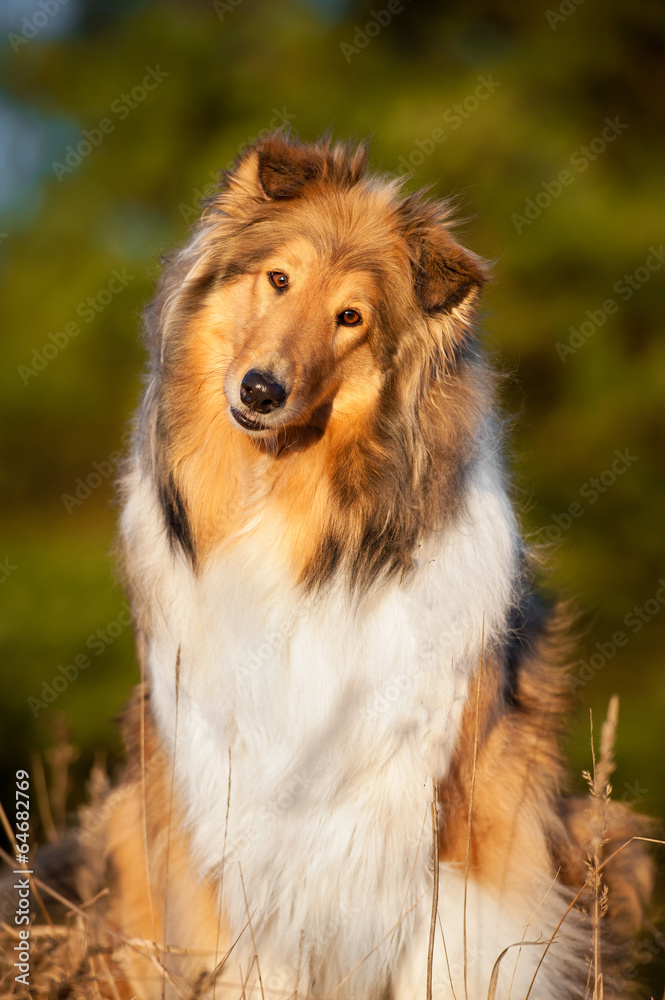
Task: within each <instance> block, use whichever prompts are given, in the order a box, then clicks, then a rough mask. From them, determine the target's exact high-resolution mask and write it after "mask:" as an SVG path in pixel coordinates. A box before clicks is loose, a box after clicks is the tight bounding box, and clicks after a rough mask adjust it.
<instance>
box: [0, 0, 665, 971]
mask: <svg viewBox="0 0 665 1000" xmlns="http://www.w3.org/2000/svg"><path fill="white" fill-rule="evenodd" d="M578 3H579V6H576V5H575V3H573V2H572V0H563V2H561V3H560V5H559V4H557V2H556V0H551V6H550V7H548V0H543V2H542V3H538V2H537V3H531V4H527V3H526V2H524V3H511V2H498V0H497V2H491V0H488V2H482V0H471V2H468V3H466V4H464V5H460V4H452V3H435V2H425V0H419V2H417V3H416V2H413V3H411V2H406V0H405V2H404V3H400V2H399V0H391V3H390V6H388V4H387V2H386V0H376V3H375V4H374V5H372V4H369V3H361V2H357V0H348V2H342V0H320V2H305V0H302V2H297V0H286V2H282V3H274V2H273V3H269V2H261V0H217V2H215V3H210V2H198V0H196V2H195V0H180V2H177V0H173V2H159V3H158V2H131V0H122V2H121V0H114V2H111V0H108V2H98V0H85V2H84V0H68V2H67V3H62V2H61V0H6V2H5V3H3V6H2V9H1V11H0V42H1V55H0V60H1V62H0V282H1V285H2V290H1V301H2V315H3V321H4V325H3V335H4V341H3V343H4V352H5V353H4V364H3V366H2V375H1V378H2V391H1V392H0V412H1V414H2V432H1V439H2V451H3V456H2V457H3V461H2V471H1V475H2V489H1V491H0V504H1V505H2V515H3V516H2V539H1V541H0V561H1V560H4V562H2V563H1V565H0V581H1V582H0V596H1V608H2V618H1V625H0V629H1V638H2V649H3V652H2V655H3V664H4V676H5V682H4V685H3V689H2V698H1V699H0V732H1V737H0V740H1V760H2V767H3V777H2V789H3V790H4V791H6V790H7V789H8V788H10V787H11V786H10V784H9V781H10V778H11V776H12V775H13V773H14V771H15V769H16V768H17V767H28V769H30V768H32V767H33V766H34V767H38V764H35V754H36V753H40V754H44V753H46V760H47V767H46V781H47V782H49V781H51V777H50V771H49V766H48V762H49V761H51V763H53V762H54V761H55V762H56V768H55V771H56V780H58V781H60V782H62V780H63V767H64V765H63V760H65V759H66V758H67V751H65V750H63V749H62V745H63V744H66V743H68V742H71V743H72V744H73V745H74V746H75V747H76V748H77V750H76V751H74V752H71V753H70V754H69V756H70V757H71V758H72V762H71V772H70V784H71V788H70V791H69V797H68V800H67V802H68V805H69V807H70V808H71V807H73V806H75V804H76V803H77V802H78V801H80V800H81V798H82V796H83V795H84V783H85V779H86V776H87V773H88V771H89V768H90V766H91V762H92V760H93V755H94V753H95V752H96V751H98V750H100V749H103V750H105V751H106V752H107V754H108V755H109V760H110V762H111V764H112V765H113V764H114V762H117V760H118V759H119V753H120V745H119V739H118V736H117V733H116V729H115V725H114V722H113V717H114V715H115V714H116V713H117V712H118V711H119V710H120V709H121V706H122V705H123V703H124V701H125V699H126V697H127V694H128V691H129V689H130V687H131V685H132V684H133V683H134V682H135V681H136V679H137V669H136V665H135V658H134V653H133V647H132V638H131V634H130V633H131V630H130V629H129V628H128V627H126V626H125V625H124V624H123V619H124V614H123V600H124V598H123V595H122V592H121V590H120V589H119V587H118V586H117V585H116V583H115V581H114V574H113V569H112V560H111V557H110V550H111V547H112V544H113V538H114V530H115V521H116V510H115V509H114V506H113V488H112V481H113V475H114V467H115V465H116V464H117V458H118V452H119V451H120V450H121V449H122V447H123V443H122V442H123V434H124V432H125V430H126V427H127V422H128V419H129V416H130V414H131V413H132V410H133V408H134V406H135V404H136V402H137V399H138V396H139V391H140V372H141V367H142V363H143V351H142V348H141V344H140V339H139V327H140V312H141V309H142V307H143V305H144V304H145V303H146V301H147V300H148V299H149V298H150V295H151V290H152V287H153V281H154V278H155V275H156V273H157V270H158V258H159V255H160V253H162V252H163V251H165V250H167V249H168V248H170V247H172V246H173V245H174V244H177V243H178V242H181V241H182V240H184V239H185V237H186V234H187V229H188V225H189V224H191V222H192V220H193V218H194V217H195V215H196V208H197V205H198V203H199V201H200V199H201V197H202V196H203V195H204V194H205V193H206V187H207V186H208V185H209V184H210V183H211V181H212V179H213V178H214V177H215V176H216V173H217V171H218V169H219V168H220V167H225V166H228V165H229V164H230V162H231V161H232V160H233V158H234V156H235V155H236V154H237V152H238V151H239V150H240V149H241V148H242V147H243V145H244V144H245V143H246V142H247V141H248V140H250V139H251V138H253V137H255V136H257V135H258V133H260V132H261V130H262V129H265V128H268V127H274V126H276V125H280V124H283V123H284V122H286V123H289V124H290V125H291V126H292V128H293V129H295V130H296V131H297V132H298V133H299V134H300V135H301V136H302V137H303V138H305V139H314V138H316V136H317V135H318V134H320V133H321V131H322V130H323V129H325V128H326V127H328V126H332V127H333V129H334V132H335V134H336V136H338V137H346V136H349V135H355V136H357V137H363V136H365V135H366V134H369V135H370V136H371V137H372V144H371V158H372V161H373V164H374V165H375V166H376V167H377V168H379V169H381V170H385V171H389V172H397V171H404V170H405V169H407V168H412V169H413V179H412V181H410V184H411V186H419V185H423V184H427V185H432V186H433V187H434V190H435V192H436V193H437V194H441V195H448V194H453V195H454V196H455V197H456V199H457V201H458V203H459V206H460V212H461V214H462V215H463V216H464V217H465V218H466V219H467V221H466V222H465V224H464V227H463V230H462V234H463V239H464V241H465V242H466V243H467V244H468V245H469V246H470V247H472V248H473V249H474V250H475V251H477V252H479V253H481V254H483V255H485V256H487V257H489V258H491V259H492V260H493V261H494V262H495V265H494V272H495V280H494V282H493V284H492V285H491V286H490V287H489V288H488V289H487V291H486V294H485V298H484V329H485V331H486V333H485V336H486V342H487V346H488V348H489V350H490V351H491V352H492V354H493V355H494V356H496V357H497V359H498V363H499V365H500V366H501V369H502V370H503V371H504V372H505V374H506V379H505V384H504V386H503V398H504V405H505V410H506V413H507V414H508V415H509V416H510V418H511V420H513V419H514V430H513V432H512V439H511V454H512V456H513V466H514V471H515V474H516V480H517V487H516V500H517V503H518V506H519V508H520V510H521V511H522V517H523V521H524V524H525V527H526V529H527V530H528V531H529V532H530V533H531V534H532V536H533V537H534V538H535V539H537V540H539V541H544V542H547V543H548V547H549V552H548V557H547V558H548V562H549V576H550V581H551V584H552V585H553V586H554V587H557V588H559V589H561V590H562V592H563V593H564V594H566V595H568V596H570V597H572V599H573V600H574V601H575V602H576V604H577V606H578V607H579V608H581V609H582V611H583V617H582V621H581V629H580V641H579V648H578V653H577V656H578V657H579V659H580V660H585V661H586V662H587V663H589V662H591V664H592V665H590V666H589V667H588V668H586V669H583V670H582V673H583V677H582V679H583V680H584V683H580V685H579V687H578V690H577V695H578V709H577V713H576V716H575V719H574V721H573V725H572V730H571V739H570V746H569V754H570V757H571V761H572V765H573V772H574V774H573V784H574V785H575V786H579V784H580V781H581V778H580V777H579V775H580V772H581V769H582V768H583V767H586V766H588V764H589V747H588V709H589V708H592V709H593V712H594V718H595V720H596V723H597V725H599V723H600V720H601V718H602V717H603V715H604V711H605V708H606V706H607V701H608V698H609V696H610V695H611V693H612V692H615V691H616V692H618V693H619V694H620V697H621V716H620V728H619V738H618V745H617V756H618V761H619V763H618V768H617V772H616V775H615V778H616V780H615V795H616V797H618V798H624V800H626V801H637V802H638V805H639V808H640V809H643V810H645V811H647V812H650V813H652V814H655V815H660V816H665V788H664V786H663V780H662V775H663V756H664V754H663V750H664V746H665V739H664V735H663V719H664V718H665V677H664V676H663V671H662V666H661V665H662V661H663V649H664V647H665V608H664V607H663V602H664V601H665V587H664V588H663V589H661V590H660V592H659V586H660V585H659V580H661V579H663V578H664V577H665V565H664V559H663V553H664V550H663V533H662V521H663V512H664V511H665V477H664V476H663V464H662V458H663V450H664V447H663V446H664V444H665V417H664V411H663V397H664V390H665V339H664V338H663V332H664V330H663V327H664V323H663V318H664V310H663V297H664V296H663V275H664V274H665V253H664V251H663V244H662V241H663V240H664V239H665V198H664V197H663V184H662V181H663V172H664V168H665V5H663V4H662V3H661V2H656V0H630V2H628V0H605V2H604V3H603V4H602V5H600V4H598V3H594V2H592V0H588V2H586V3H585V2H580V0H578ZM609 123H612V124H609ZM77 147H78V150H77ZM654 251H655V252H654ZM118 276H119V277H118ZM557 345H558V346H557ZM626 450H627V451H628V458H627V460H626V461H625V462H624V463H623V465H620V464H617V463H616V462H615V459H616V454H615V453H616V452H617V451H619V452H621V453H625V452H626ZM613 463H615V467H614V471H612V464H613ZM625 466H627V468H626V467H625ZM619 468H621V469H622V471H618V469H619ZM594 479H595V480H597V485H594ZM571 504H578V505H579V506H578V507H574V511H575V513H576V515H577V516H575V517H572V516H570V514H569V513H568V511H569V508H570V505H571ZM659 593H660V599H659V596H658V595H659ZM636 608H637V609H638V611H637V612H636V611H635V610H634V609H636ZM640 609H641V610H640ZM626 616H629V618H628V620H626ZM638 626H639V627H638ZM617 632H622V633H623V635H624V638H625V642H624V643H623V644H621V642H615V640H614V639H613V638H612V637H613V636H614V634H615V633H617ZM597 644H600V647H598V646H597ZM613 648H614V651H613ZM77 656H78V657H79V660H78V663H79V664H82V663H83V662H84V659H85V658H87V662H88V664H89V665H86V666H85V667H83V668H82V669H80V671H79V676H78V677H76V679H71V678H73V677H74V673H75V670H76V663H77V661H76V657H77ZM592 656H594V657H595V660H593V661H590V658H591V657H592ZM72 665H73V666H72ZM60 668H62V669H60ZM580 669H582V668H581V667H580ZM68 670H69V678H68V676H67V672H68ZM55 678H59V680H57V681H55V683H54V679H55ZM63 678H64V679H63ZM45 683H46V685H47V687H44V684H45ZM57 688H60V689H61V690H57ZM49 691H51V692H52V693H54V695H57V697H55V700H54V701H53V703H52V705H50V706H48V707H45V708H41V707H40V705H39V704H36V702H40V703H43V705H44V706H45V705H46V700H45V699H46V697H47V695H48V692H49ZM29 699H35V701H29ZM58 746H60V750H58ZM54 747H55V749H54ZM58 762H59V763H58ZM58 802H59V803H60V804H59V805H58V804H57V803H58ZM55 808H56V809H57V810H59V816H56V821H57V820H58V819H59V818H60V819H61V818H62V812H63V810H64V809H65V808H66V807H65V805H64V804H63V796H62V793H60V798H59V799H58V798H57V794H56V806H55ZM660 988H661V990H662V986H661V987H660Z"/></svg>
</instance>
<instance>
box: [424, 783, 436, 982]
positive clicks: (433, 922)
mask: <svg viewBox="0 0 665 1000" xmlns="http://www.w3.org/2000/svg"><path fill="white" fill-rule="evenodd" d="M432 786H433V787H432V855H433V862H434V881H433V886H432V917H431V920H430V925H429V944H428V947H427V1000H432V965H433V961H434V936H435V934H436V918H437V914H438V912H439V786H438V784H437V781H436V778H434V780H433V782H432Z"/></svg>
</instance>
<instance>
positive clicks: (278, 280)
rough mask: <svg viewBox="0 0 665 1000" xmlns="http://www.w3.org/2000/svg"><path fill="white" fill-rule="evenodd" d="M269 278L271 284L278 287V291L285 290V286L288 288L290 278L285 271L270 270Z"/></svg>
mask: <svg viewBox="0 0 665 1000" xmlns="http://www.w3.org/2000/svg"><path fill="white" fill-rule="evenodd" d="M268 278H269V280H270V284H271V285H272V286H273V288H276V289H277V291H278V292H283V291H284V289H285V288H288V285H289V278H288V275H286V274H284V272H283V271H268Z"/></svg>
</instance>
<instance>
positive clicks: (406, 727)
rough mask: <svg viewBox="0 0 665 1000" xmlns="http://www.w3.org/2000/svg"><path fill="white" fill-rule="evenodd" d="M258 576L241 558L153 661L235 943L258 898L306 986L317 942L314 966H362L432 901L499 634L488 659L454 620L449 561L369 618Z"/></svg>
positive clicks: (191, 601)
mask: <svg viewBox="0 0 665 1000" xmlns="http://www.w3.org/2000/svg"><path fill="white" fill-rule="evenodd" d="M248 566H249V567H250V568H251V566H252V561H251V558H250V554H249V552H246V553H244V554H243V553H242V552H236V553H235V555H234V557H233V559H230V560H229V561H228V562H227V563H226V564H224V565H220V566H219V567H218V568H217V569H216V572H215V573H214V574H211V575H210V576H209V578H208V579H207V580H201V581H200V585H199V586H198V587H197V588H196V589H195V590H191V589H190V590H189V591H188V589H187V588H186V587H184V586H179V587H178V593H179V595H180V613H179V614H178V615H175V614H174V615H173V616H171V618H170V627H169V633H170V637H169V639H168V642H167V641H165V636H160V641H159V645H154V646H153V649H152V650H151V667H152V674H153V694H154V698H155V702H156V708H157V714H158V718H159V720H160V726H161V729H162V732H169V731H170V732H171V733H173V736H174V744H175V745H176V751H175V758H176V773H177V775H178V783H179V786H180V789H181V792H182V794H183V796H184V800H185V804H186V807H187V818H188V820H189V828H190V830H191V833H192V839H193V847H194V851H195V857H196V858H197V859H198V862H199V864H200V865H201V867H202V868H204V869H205V870H206V871H207V872H210V873H212V872H217V873H219V872H220V870H221V868H222V867H223V868H224V899H223V906H224V910H225V912H227V913H228V914H229V916H230V919H231V925H232V932H233V933H234V934H236V933H239V932H240V930H241V929H242V927H243V925H244V924H245V923H246V920H247V911H246V904H245V893H246V896H247V906H248V907H249V908H250V911H251V912H252V913H253V914H255V916H254V917H253V924H254V932H255V935H256V937H257V940H260V948H261V953H262V955H263V956H264V957H265V958H264V960H265V961H266V962H267V961H268V956H271V958H270V962H271V967H272V968H273V969H282V970H284V969H286V972H288V970H289V969H291V970H292V968H293V966H294V963H296V960H297V952H298V949H299V947H300V933H301V931H303V932H305V937H306V944H305V947H306V949H307V951H306V954H308V955H309V956H310V959H311V961H319V960H320V961H323V956H324V955H326V956H327V958H326V961H327V962H328V963H330V961H331V960H332V959H331V958H330V956H331V955H332V956H334V955H335V954H337V953H339V954H342V955H344V957H345V963H348V961H349V960H351V959H354V960H357V961H361V959H362V958H364V957H365V955H367V954H368V953H369V952H370V951H371V950H372V949H373V948H375V946H376V945H377V944H378V942H379V941H380V940H381V938H382V937H383V936H384V935H385V934H386V932H387V931H388V930H389V928H391V927H392V926H393V925H394V924H395V923H396V922H398V921H399V918H400V912H401V910H402V907H403V906H404V905H405V899H406V900H407V902H406V906H407V909H408V907H410V906H411V905H412V904H413V903H414V902H415V901H416V899H417V898H419V897H423V896H424V894H425V891H426V886H427V884H428V879H429V874H428V864H429V857H430V851H431V843H430V837H429V813H428V807H429V802H430V799H431V780H432V779H431V776H432V775H433V774H438V775H441V774H443V773H444V772H445V769H446V767H447V764H448V761H449V759H450V755H451V753H452V751H453V748H454V745H455V741H456V737H457V733H458V729H459V722H460V717H461V713H462V710H463V708H464V705H465V702H466V699H467V694H468V681H469V675H470V672H471V670H472V668H473V667H474V666H475V662H473V661H472V657H475V655H476V652H475V650H476V648H477V649H479V641H480V634H481V623H482V618H481V616H478V618H479V620H478V621H477V622H476V623H475V624H476V633H477V635H476V642H472V643H470V646H471V647H473V649H474V652H473V654H470V653H469V649H467V647H466V645H465V643H464V642H463V641H462V638H463V636H462V633H464V632H465V631H466V630H469V631H470V630H471V620H470V618H469V617H468V616H467V617H466V619H465V620H464V621H458V623H457V626H459V631H458V627H457V626H455V627H454V628H453V627H451V622H450V620H449V619H448V616H447V615H446V614H444V613H442V612H443V610H444V609H443V607H442V602H444V606H445V601H446V595H445V593H444V590H445V587H444V584H443V582H442V579H441V573H440V567H439V568H438V572H437V566H436V564H435V562H434V561H431V562H430V563H428V564H426V568H425V569H424V570H423V571H422V572H421V573H420V574H416V577H415V579H414V580H413V581H412V582H411V585H410V586H409V587H404V586H400V584H399V583H397V582H395V583H394V584H389V585H388V586H386V587H385V588H384V590H383V591H382V592H381V594H380V595H377V596H376V597H375V598H374V599H373V600H367V601H365V602H364V603H361V604H360V605H359V606H357V607H355V608H354V607H353V606H352V605H351V603H350V602H349V600H348V599H347V597H346V596H345V594H344V592H343V591H342V590H341V589H340V591H337V592H334V593H330V594H329V595H328V596H326V597H323V598H319V599H318V600H314V601H310V602H303V601H302V598H299V597H298V596H297V595H296V594H295V593H294V592H293V591H291V590H289V589H287V588H283V587H282V588H280V586H279V585H275V583H274V581H271V580H266V579H263V580H262V579H260V577H251V576H250V579H248V578H247V577H248V574H247V568H248ZM243 567H244V569H243ZM188 594H189V596H188ZM449 601H450V602H451V603H452V604H453V607H452V608H451V610H452V611H453V612H454V611H455V607H456V602H454V601H453V599H452V597H450V598H449ZM178 646H179V647H180V679H179V684H180V687H179V696H178V716H177V733H176V731H175V727H176V715H175V686H174V682H175V677H174V668H173V667H171V668H170V669H163V667H164V666H165V665H167V664H169V663H170V664H173V665H174V664H175V657H176V651H177V648H178ZM229 772H230V773H229ZM423 831H424V833H423ZM241 871H242V879H243V880H244V888H243V885H242V881H241V878H240V873H241ZM361 886H362V891H361V892H360V894H359V888H360V887H361ZM368 899H371V900H372V904H371V910H372V913H373V917H372V919H371V920H368V914H367V908H366V905H365V904H366V900H368ZM424 905H426V904H424ZM406 926H407V923H404V928H406ZM402 932H403V930H401V931H400V934H401V933H402ZM287 942H288V943H287ZM376 954H377V956H378V955H380V954H382V952H381V950H380V949H379V951H378V952H377V953H376ZM316 956H319V958H317V957H316ZM354 956H355V958H354ZM371 968H374V965H373V963H371V964H370V965H368V970H369V969H371ZM279 974H280V975H281V972H280V973H279ZM321 974H323V973H322V972H321ZM342 974H343V969H342V968H341V967H340V968H339V970H335V969H333V968H329V969H328V971H327V972H326V976H332V977H333V978H334V977H335V976H336V975H339V976H340V977H341V976H342ZM285 975H286V973H285Z"/></svg>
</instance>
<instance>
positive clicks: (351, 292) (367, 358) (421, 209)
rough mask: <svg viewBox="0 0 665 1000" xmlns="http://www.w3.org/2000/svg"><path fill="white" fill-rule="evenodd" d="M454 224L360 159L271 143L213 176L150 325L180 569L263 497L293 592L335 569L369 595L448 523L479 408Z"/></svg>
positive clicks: (150, 437)
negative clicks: (345, 565) (296, 565)
mask: <svg viewBox="0 0 665 1000" xmlns="http://www.w3.org/2000/svg"><path fill="white" fill-rule="evenodd" d="M449 214H450V213H449V207H448V205H447V204H446V203H444V202H439V201H431V200H430V201H428V200H426V199H425V198H424V197H423V195H422V193H421V194H414V195H409V196H404V195H403V193H402V191H401V183H400V182H399V181H395V180H389V179H386V178H382V177H376V176H372V175H369V174H368V173H367V170H366V149H365V148H364V147H359V148H353V147H350V146H332V145H331V144H330V143H329V142H328V141H323V142H320V143H318V144H316V145H300V144H298V143H296V142H294V141H292V140H289V139H287V138H285V137H284V136H283V135H271V136H268V137H267V138H265V139H262V140H260V141H259V142H257V143H256V144H255V145H254V146H253V147H251V148H250V149H248V150H247V151H246V152H245V153H244V155H243V156H242V157H241V158H240V160H239V161H238V162H237V164H236V165H235V167H234V169H233V170H231V171H229V172H228V173H227V174H226V175H225V176H224V178H223V181H222V184H221V186H220V190H219V191H218V192H217V193H216V194H215V195H214V196H213V197H212V198H211V199H210V201H209V203H208V205H207V207H206V209H205V211H204V213H203V216H202V218H201V220H200V222H199V224H198V225H197V227H196V228H195V231H194V233H193V235H192V239H191V240H190V242H189V244H188V245H187V246H186V247H185V248H184V249H183V250H182V251H181V252H180V253H178V254H176V255H175V256H174V257H173V258H172V260H171V261H170V265H169V266H168V268H167V269H166V271H165V274H164V277H163V279H162V284H161V287H160V290H159V292H158V295H157V297H156V299H155V302H154V303H153V306H152V309H151V311H150V312H149V314H148V324H147V326H148V332H149V334H150V337H151V341H152V343H151V346H152V372H151V378H150V382H149V388H148V391H147V394H146V397H145V403H144V411H143V412H144V414H145V415H146V416H147V417H148V420H147V422H146V421H142V423H141V427H147V428H148V430H147V433H145V434H144V435H143V438H142V440H144V441H146V442H151V451H152V467H153V468H154V469H155V470H156V477H157V484H158V494H159V496H160V501H161V504H162V507H163V509H164V511H165V518H166V522H167V525H169V530H170V532H171V535H172V537H175V538H177V539H178V540H179V541H180V542H181V544H182V546H183V547H184V548H185V550H186V551H188V552H190V554H193V553H195V552H196V553H201V552H204V551H212V550H213V549H214V547H215V545H216V544H217V543H218V542H219V541H220V540H221V539H222V538H224V537H227V536H230V537H236V536H235V534H234V532H237V531H238V530H240V528H241V526H242V525H241V521H242V517H241V514H240V513H239V512H240V511H242V512H243V514H242V516H243V517H247V516H248V515H247V511H248V510H249V508H251V506H252V504H253V503H254V502H255V501H256V499H257V498H260V497H264V498H265V497H267V496H270V497H271V502H272V503H273V504H276V505H277V506H278V507H279V515H278V518H286V520H287V521H289V522H290V523H292V524H297V525H300V527H299V528H297V529H296V528H293V531H294V532H295V534H294V537H293V539H292V548H293V551H297V552H298V553H300V554H302V553H304V551H305V550H307V551H309V553H310V555H309V556H307V557H305V556H304V555H303V568H302V570H301V573H302V577H303V578H304V579H308V580H310V581H311V580H316V581H321V580H323V579H326V578H327V575H328V574H330V573H332V572H333V567H334V566H335V565H337V564H338V563H339V562H340V560H342V559H343V558H346V559H347V560H351V561H355V565H356V569H354V571H353V572H354V574H356V575H357V576H358V578H360V577H361V576H362V575H364V577H365V579H366V580H369V579H370V578H371V577H372V574H373V573H375V572H376V571H377V566H386V567H391V568H393V569H394V568H395V567H398V566H406V565H408V562H409V559H410V553H411V552H412V551H413V550H414V548H415V547H416V546H417V543H418V538H419V537H420V535H421V532H422V530H423V529H424V527H425V526H426V525H428V524H429V525H434V524H441V519H442V517H444V516H446V514H449V513H451V512H452V511H454V510H455V509H456V507H457V506H458V505H459V502H460V498H461V497H462V496H463V480H464V471H465V469H466V468H467V467H468V466H469V462H470V461H471V460H472V456H473V451H474V447H475V441H476V438H477V427H478V426H479V423H480V422H482V419H483V415H484V411H485V409H486V404H487V398H488V395H489V394H488V393H487V391H486V390H487V384H486V381H485V380H484V374H483V373H484V368H483V366H482V363H481V361H480V360H479V359H478V357H477V354H476V352H475V349H474V346H473V342H472V325H473V303H474V300H475V298H476V296H477V293H478V290H479V288H480V286H481V284H482V283H483V281H484V280H485V277H486V272H485V269H484V266H483V264H482V262H481V261H480V260H479V259H478V258H477V257H475V256H474V255H473V254H471V253H469V252H468V251H467V250H464V249H463V248H462V247H461V246H460V245H459V244H458V243H457V242H456V241H455V239H454V238H453V236H452V235H451V232H450V219H449ZM301 457H304V460H303V461H302V462H300V458H301ZM298 463H300V464H298ZM234 504H235V505H236V506H234ZM234 511H235V513H234ZM305 523H308V524H309V528H308V529H307V531H308V541H307V542H306V543H305V541H304V532H305V530H306V529H305V528H304V527H303V525H305ZM296 535H297V536H298V537H296ZM352 553H355V554H352ZM363 566H364V568H363Z"/></svg>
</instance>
